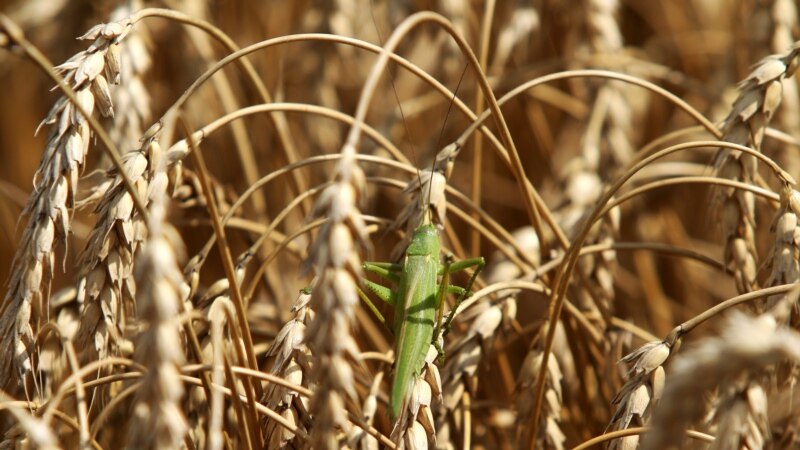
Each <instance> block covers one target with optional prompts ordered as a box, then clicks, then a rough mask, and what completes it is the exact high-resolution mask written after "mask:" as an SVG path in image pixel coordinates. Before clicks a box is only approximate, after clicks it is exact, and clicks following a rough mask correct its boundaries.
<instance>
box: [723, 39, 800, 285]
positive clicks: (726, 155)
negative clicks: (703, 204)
mask: <svg viewBox="0 0 800 450" xmlns="http://www.w3.org/2000/svg"><path fill="white" fill-rule="evenodd" d="M799 55H800V42H798V43H795V44H794V45H793V46H792V47H791V48H790V50H789V51H787V52H786V53H784V54H781V55H773V56H768V57H767V58H764V59H763V60H762V61H761V62H760V63H759V64H758V65H757V66H756V67H755V69H753V72H752V73H751V74H750V75H749V76H748V77H747V78H746V79H745V80H744V81H742V82H741V83H740V85H739V96H738V97H737V99H736V101H734V103H733V107H732V109H731V112H730V114H729V115H728V117H727V118H726V119H725V122H724V123H723V126H722V130H723V136H722V139H723V140H724V141H727V142H733V143H735V144H740V145H749V146H751V147H752V148H754V149H756V150H759V151H760V149H761V142H762V141H763V139H764V133H765V131H766V128H767V126H768V124H769V122H770V120H771V119H772V116H773V114H774V113H775V111H776V110H777V108H778V106H779V105H780V103H781V95H782V86H783V85H782V83H783V80H784V79H785V78H786V77H791V76H792V74H794V72H795V70H796V69H797V64H798V56H799ZM715 167H716V168H717V174H718V176H720V177H723V178H727V179H731V180H735V181H740V182H744V183H749V184H753V183H754V182H755V176H756V159H755V158H754V157H752V156H748V155H745V154H743V153H741V152H739V151H735V150H722V151H720V152H719V155H718V157H717V160H716V163H715ZM717 202H718V204H719V205H721V225H722V231H723V235H724V236H725V261H726V263H728V264H730V265H732V266H733V269H734V274H735V279H736V287H737V289H738V290H739V292H749V291H751V290H753V289H755V288H756V287H757V285H758V283H757V280H756V275H757V273H756V261H757V257H756V248H755V236H754V234H755V225H756V222H755V221H756V217H755V204H754V203H755V199H754V197H753V194H752V193H751V192H748V191H742V190H738V189H737V190H734V189H720V191H719V194H718V195H717Z"/></svg>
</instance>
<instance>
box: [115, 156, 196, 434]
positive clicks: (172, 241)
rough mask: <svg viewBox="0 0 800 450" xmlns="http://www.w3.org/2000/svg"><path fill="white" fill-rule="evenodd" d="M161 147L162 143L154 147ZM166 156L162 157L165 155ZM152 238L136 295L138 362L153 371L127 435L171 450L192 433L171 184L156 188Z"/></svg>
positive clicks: (140, 264) (180, 250) (179, 245)
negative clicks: (185, 405)
mask: <svg viewBox="0 0 800 450" xmlns="http://www.w3.org/2000/svg"><path fill="white" fill-rule="evenodd" d="M151 145H157V144H151ZM161 158H163V155H162V156H161ZM159 163H160V164H161V166H160V167H159V168H158V169H156V173H155V177H158V176H159V175H161V176H164V177H165V176H166V173H164V170H165V169H166V167H165V164H164V161H163V160H161V161H160V160H159V159H158V157H156V158H155V161H154V162H153V164H154V165H156V166H157V167H158V165H159ZM150 197H151V199H152V200H153V201H152V204H151V205H150V223H149V227H148V228H149V230H150V235H149V236H148V237H147V240H146V242H145V243H144V244H143V246H142V250H141V252H140V254H139V256H138V257H137V264H136V282H137V285H138V286H140V289H139V292H138V295H137V296H136V303H137V310H138V313H139V314H138V315H139V318H140V319H141V321H142V323H143V325H144V326H145V329H144V331H143V332H142V333H141V334H140V335H139V336H138V337H137V339H136V354H135V358H136V360H138V361H140V362H141V363H142V365H144V366H146V367H148V371H147V373H146V374H145V376H144V379H143V380H142V383H141V385H140V387H139V389H138V390H137V397H136V401H135V403H134V406H133V417H132V418H131V426H130V429H129V431H128V448H152V449H171V448H176V447H178V446H179V445H180V444H181V442H182V441H183V436H184V433H185V432H186V429H187V424H186V419H185V418H184V416H183V413H182V406H181V399H182V397H183V394H184V389H183V382H182V381H181V379H180V373H179V367H180V366H181V365H182V364H183V361H184V354H183V348H182V347H183V346H182V345H181V341H182V339H181V336H180V333H179V328H178V324H177V323H175V322H174V320H173V319H174V317H175V316H176V315H177V313H178V310H179V306H178V305H179V303H182V302H183V301H184V299H183V298H181V293H182V292H188V290H187V289H183V288H181V285H182V284H183V277H182V276H181V272H180V270H179V269H178V263H177V260H178V258H180V255H182V254H183V253H184V252H183V244H182V242H181V241H180V237H179V236H178V234H177V232H176V231H175V230H174V229H172V228H170V227H169V225H168V224H167V223H165V222H164V215H165V214H166V198H167V196H166V184H157V183H156V184H154V188H153V189H152V190H151V191H150Z"/></svg>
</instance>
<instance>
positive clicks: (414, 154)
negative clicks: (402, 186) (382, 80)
mask: <svg viewBox="0 0 800 450" xmlns="http://www.w3.org/2000/svg"><path fill="white" fill-rule="evenodd" d="M369 13H370V16H371V17H372V25H373V26H374V27H375V33H376V34H377V35H378V43H379V44H380V45H381V46H383V35H382V34H381V31H380V29H379V28H378V21H377V20H375V9H374V8H373V0H370V1H369ZM467 67H468V64H465V65H464V70H462V71H461V76H460V77H459V79H458V84H457V85H456V89H455V90H454V91H453V98H452V99H451V100H450V103H449V104H448V106H447V113H446V114H445V117H444V122H443V123H442V128H441V129H440V131H439V137H438V138H437V140H436V146H435V147H434V148H436V149H438V148H439V146H440V145H441V142H442V138H443V137H444V129H445V125H447V119H448V118H449V117H450V112H451V111H452V110H453V104H454V103H455V99H456V95H457V94H458V90H459V88H460V87H461V82H462V81H464V75H465V74H466V73H467ZM386 73H387V74H388V75H389V82H390V83H391V85H392V92H393V93H394V98H395V101H396V102H397V108H398V109H399V111H400V118H401V119H402V120H403V127H404V128H405V130H406V141H407V142H408V144H409V146H410V149H411V161H412V162H413V163H414V168H415V169H416V171H417V181H418V182H419V188H420V196H419V198H420V208H422V211H423V214H426V215H427V217H428V220H429V221H430V222H431V223H433V211H431V208H430V204H431V197H432V195H433V186H432V184H433V172H434V171H435V170H436V166H435V165H436V159H435V158H434V160H433V162H432V163H431V179H430V182H429V186H428V199H427V200H428V201H427V204H428V208H425V204H424V203H423V200H422V197H423V196H424V194H425V191H424V185H423V183H422V173H421V172H420V170H419V163H418V162H417V152H416V146H415V145H414V141H413V140H412V139H411V130H409V129H408V122H407V121H406V116H405V113H404V112H403V105H402V103H401V102H400V96H399V95H398V93H397V86H395V83H394V76H393V75H392V71H391V70H389V67H388V66H387V68H386Z"/></svg>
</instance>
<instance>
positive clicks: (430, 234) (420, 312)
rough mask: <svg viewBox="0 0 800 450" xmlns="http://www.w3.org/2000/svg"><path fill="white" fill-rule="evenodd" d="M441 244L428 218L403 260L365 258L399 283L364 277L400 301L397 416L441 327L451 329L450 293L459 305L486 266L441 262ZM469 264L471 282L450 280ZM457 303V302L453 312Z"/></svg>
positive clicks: (370, 267) (476, 261)
mask: <svg viewBox="0 0 800 450" xmlns="http://www.w3.org/2000/svg"><path fill="white" fill-rule="evenodd" d="M440 248H441V245H440V242H439V232H438V230H437V229H436V227H435V226H433V225H431V224H429V223H428V224H423V225H421V226H419V227H418V228H417V229H416V231H415V232H414V235H413V236H412V239H411V243H410V244H409V246H408V249H407V250H406V253H405V256H404V258H403V261H402V263H400V264H388V263H365V264H364V269H365V270H366V271H368V272H372V273H375V274H377V275H379V276H381V277H383V278H385V279H387V280H390V281H393V282H395V283H396V284H397V285H398V288H397V290H396V291H394V292H393V291H391V290H390V289H388V288H386V287H384V286H382V285H380V284H377V283H373V282H371V281H369V280H365V281H364V283H365V285H366V286H367V288H368V289H369V290H370V291H372V292H374V293H375V294H376V295H377V296H378V297H380V298H381V299H383V300H385V301H387V302H388V303H390V304H392V305H394V307H395V316H394V317H395V323H394V327H393V328H392V330H393V332H394V335H395V370H394V379H393V381H392V390H391V396H390V414H391V417H392V420H397V418H398V417H399V416H400V414H401V412H402V410H403V407H404V406H405V405H406V403H407V401H408V399H409V397H410V395H411V392H412V389H413V387H414V383H415V382H416V380H417V378H418V377H419V376H420V374H421V371H422V367H423V365H424V363H425V357H426V355H427V353H428V349H429V348H430V345H431V344H432V343H434V344H436V340H437V338H438V336H439V334H440V332H441V330H442V329H445V330H446V329H447V328H448V327H449V325H450V321H451V320H452V316H453V313H451V314H450V316H449V317H448V318H447V320H446V321H445V322H444V324H442V323H440V322H441V319H442V314H441V311H442V308H443V307H444V297H445V294H446V293H454V294H456V295H458V301H457V302H456V307H457V306H458V303H460V302H461V301H462V300H463V299H464V298H466V297H467V296H468V295H469V294H470V289H471V287H472V284H473V282H474V281H475V278H476V277H477V275H478V273H479V272H480V270H481V269H482V268H483V266H484V260H483V258H471V259H468V260H464V261H460V262H458V263H454V264H451V263H449V262H446V263H445V264H442V263H441V262H440V259H439V253H440ZM467 267H475V268H476V269H475V272H474V273H473V275H472V277H471V278H470V281H469V283H468V284H467V288H466V289H464V288H461V287H458V286H451V285H449V283H448V280H449V274H450V273H453V272H457V271H460V270H463V269H465V268H467ZM440 276H441V277H442V281H441V282H439V277H440ZM362 298H363V299H364V300H365V301H366V302H367V304H368V306H370V309H372V310H373V312H375V313H376V314H377V315H378V316H379V318H380V319H381V320H383V319H382V317H381V316H380V314H379V313H378V312H377V308H375V307H374V305H372V303H371V302H370V301H369V299H368V298H367V297H366V296H362ZM455 309H456V308H455V307H454V308H453V312H455ZM437 312H438V314H437ZM384 322H385V321H384ZM439 350H440V352H441V349H439Z"/></svg>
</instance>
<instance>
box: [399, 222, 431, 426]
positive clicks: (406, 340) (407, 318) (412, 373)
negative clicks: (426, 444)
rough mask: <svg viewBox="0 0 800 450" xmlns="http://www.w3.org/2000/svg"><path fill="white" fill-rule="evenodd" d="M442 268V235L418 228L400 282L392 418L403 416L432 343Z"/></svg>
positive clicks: (428, 227) (424, 228)
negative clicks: (437, 286) (438, 277)
mask: <svg viewBox="0 0 800 450" xmlns="http://www.w3.org/2000/svg"><path fill="white" fill-rule="evenodd" d="M439 265H440V264H439V233H438V231H437V230H436V228H434V226H433V225H423V226H421V227H419V228H417V232H416V233H414V236H413V238H412V239H411V244H410V245H409V246H408V250H407V251H406V256H405V260H404V261H403V269H404V270H403V274H404V276H403V277H402V278H401V279H400V287H399V289H398V291H397V298H396V301H395V317H396V319H395V322H396V323H395V336H396V339H397V341H396V350H395V351H396V363H395V364H396V370H395V375H394V381H393V382H392V395H391V410H392V411H391V414H392V418H393V419H396V418H397V417H398V416H399V415H400V409H401V407H402V405H403V404H404V403H405V401H406V399H407V398H408V396H409V395H410V394H411V389H412V387H413V386H414V382H415V380H416V379H417V377H419V375H420V371H421V370H422V365H423V363H424V361H425V356H426V355H427V353H428V348H429V347H430V344H431V342H432V340H433V331H434V325H435V324H434V321H435V320H436V309H437V308H436V307H437V304H436V300H437V298H436V297H437V295H436V294H437V288H436V282H437V275H438V272H439ZM400 319H402V320H400Z"/></svg>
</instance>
